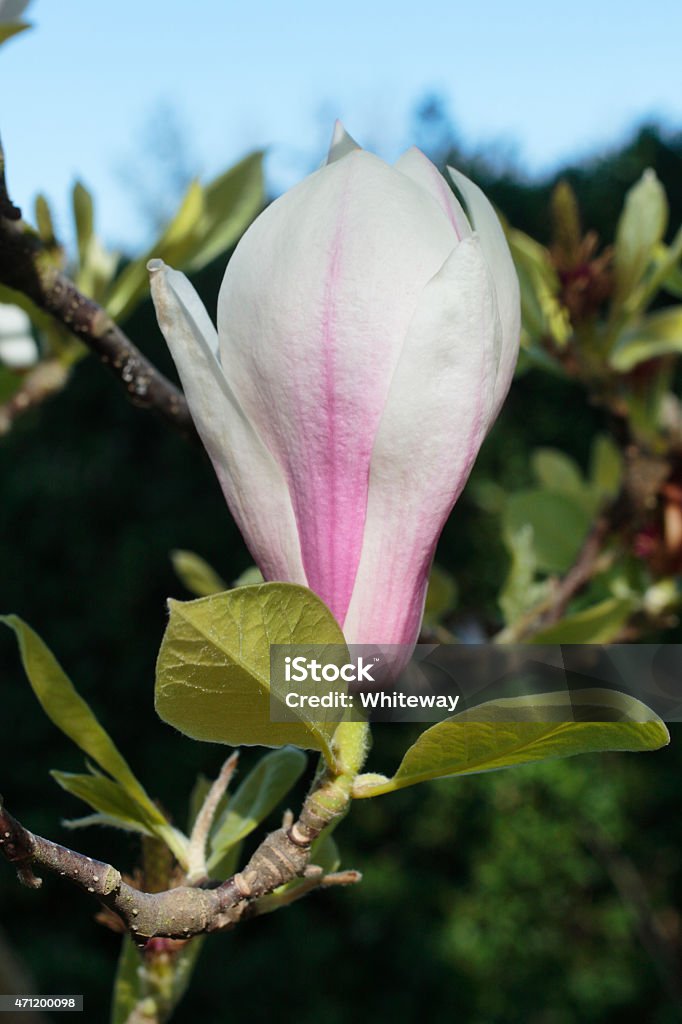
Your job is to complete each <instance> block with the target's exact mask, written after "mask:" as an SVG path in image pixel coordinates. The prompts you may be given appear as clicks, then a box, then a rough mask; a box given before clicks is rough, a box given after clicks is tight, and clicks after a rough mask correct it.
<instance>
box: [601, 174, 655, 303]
mask: <svg viewBox="0 0 682 1024" xmlns="http://www.w3.org/2000/svg"><path fill="white" fill-rule="evenodd" d="M667 223H668V201H667V199H666V195H665V190H664V189H663V186H662V185H661V183H660V181H659V180H658V178H657V177H656V174H655V172H654V171H653V170H652V169H651V168H649V169H648V170H646V171H645V172H644V174H643V175H642V177H641V178H640V179H639V181H638V182H637V183H636V184H635V185H633V187H632V188H631V189H630V191H629V192H628V193H627V195H626V197H625V206H624V207H623V212H622V214H621V216H620V220H619V221H618V227H617V229H616V244H615V251H614V270H615V290H614V298H613V305H614V308H615V307H617V306H619V305H622V303H623V302H624V301H625V300H626V299H627V298H628V297H629V295H630V294H631V292H633V291H634V289H635V287H636V286H637V285H638V284H639V282H640V281H641V279H642V277H643V276H644V272H645V270H646V269H647V266H648V264H649V261H650V259H651V257H652V254H653V251H654V249H655V247H656V246H657V245H658V243H659V242H660V241H661V240H662V238H663V235H664V234H665V229H666V226H667Z"/></svg>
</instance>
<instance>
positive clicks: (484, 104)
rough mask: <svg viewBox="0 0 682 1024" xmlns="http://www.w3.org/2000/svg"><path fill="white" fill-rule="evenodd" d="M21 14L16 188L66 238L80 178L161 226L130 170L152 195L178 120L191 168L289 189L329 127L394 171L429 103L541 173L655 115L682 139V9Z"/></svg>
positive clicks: (55, 10)
mask: <svg viewBox="0 0 682 1024" xmlns="http://www.w3.org/2000/svg"><path fill="white" fill-rule="evenodd" d="M27 13H28V14H29V15H30V18H31V20H32V21H33V22H34V24H35V28H34V30H33V31H32V32H30V33H25V34H24V35H22V36H19V37H18V38H16V39H15V40H12V41H10V42H9V43H7V44H6V45H5V46H4V47H3V48H2V51H1V52H0V90H1V92H0V95H2V108H1V113H0V131H1V132H2V137H3V141H4V144H5V148H6V150H7V159H8V165H9V179H10V185H11V189H12V193H13V195H14V197H15V199H16V201H17V202H19V203H20V204H24V205H26V207H27V209H28V208H29V204H30V202H31V201H32V198H33V196H34V195H35V193H36V192H37V191H39V190H44V191H45V192H46V193H47V194H48V196H49V197H50V199H51V200H53V202H54V204H55V207H56V209H57V211H58V213H59V214H60V219H61V222H62V230H63V231H64V233H67V231H66V228H67V225H66V215H65V212H64V211H65V210H66V207H67V196H68V190H69V186H70V183H71V182H72V181H73V179H74V178H75V177H77V176H78V177H80V178H82V179H83V180H84V181H85V182H86V184H88V185H89V186H90V187H92V188H93V189H94V190H95V192H96V195H97V199H98V214H99V217H100V220H101V226H102V229H103V233H104V234H105V236H106V237H107V239H108V240H110V241H113V242H116V243H118V244H125V243H130V244H131V245H135V244H139V243H140V242H141V241H142V240H143V238H144V234H145V231H146V230H147V226H146V224H145V223H144V222H143V220H142V219H141V218H140V215H139V212H138V208H137V206H136V202H135V197H134V195H133V194H132V192H131V191H130V188H129V186H126V184H125V182H124V181H123V180H122V173H121V167H122V166H124V165H126V166H128V167H129V168H132V170H133V171H134V172H135V173H137V174H142V175H143V176H145V178H146V180H147V181H148V187H149V188H150V189H151V190H153V189H154V187H155V184H156V182H155V175H156V173H157V172H156V170H155V167H154V164H153V162H150V161H149V160H148V158H147V154H146V148H147V146H146V141H145V130H147V128H148V125H149V119H150V117H151V116H152V115H153V112H154V111H155V110H156V111H158V110H159V109H162V108H163V107H164V106H166V107H170V108H172V109H174V110H176V111H177V119H178V123H179V125H180V127H181V129H182V133H181V134H182V138H183V139H184V140H185V145H184V146H183V162H184V163H185V164H186V165H187V166H189V167H190V168H192V169H195V168H196V169H197V170H201V171H202V172H203V173H204V174H206V175H210V174H213V173H217V172H218V171H220V170H221V169H223V168H224V167H225V166H227V165H228V164H229V163H231V162H233V161H234V160H235V159H236V158H238V157H239V156H240V155H242V154H243V153H245V152H246V151H247V150H249V149H250V148H253V147H256V146H267V147H268V149H269V156H268V174H269V180H270V183H271V186H272V187H273V188H274V189H276V190H281V189H283V188H285V187H287V186H288V185H290V184H292V183H293V182H294V181H295V180H297V178H298V177H300V176H301V175H302V174H303V173H305V172H306V170H307V169H309V168H310V167H311V166H312V165H313V164H314V163H315V162H316V161H319V159H320V158H321V157H322V155H323V150H324V147H325V144H326V142H327V140H328V136H329V135H330V133H331V128H332V120H333V117H334V116H340V117H341V118H342V119H343V120H344V122H345V123H346V126H347V127H348V129H349V131H350V132H351V133H352V134H353V135H355V137H356V138H357V139H358V141H359V142H361V143H363V144H366V145H371V146H373V147H374V148H375V149H376V150H377V151H378V152H379V153H380V155H382V156H384V157H385V158H387V159H392V158H394V157H395V156H396V155H397V154H398V153H399V152H400V150H401V149H403V148H405V147H406V146H407V145H409V144H410V143H411V141H412V139H411V117H412V113H413V111H414V108H415V105H416V103H417V101H418V100H419V99H420V98H422V97H423V96H424V95H425V94H426V93H429V92H439V93H441V94H442V95H443V96H444V97H445V98H446V100H447V103H448V107H449V110H450V113H451V115H452V118H453V120H454V122H455V124H456V125H457V128H458V130H459V132H460V135H461V138H462V140H463V141H464V143H465V144H466V145H467V146H469V147H472V148H475V147H479V146H481V145H487V144H490V143H499V144H501V145H502V146H503V147H505V148H508V149H514V150H515V152H516V154H517V157H518V161H519V163H520V164H521V166H523V167H524V168H526V169H527V170H528V171H529V172H531V173H539V172H541V171H543V170H547V169H549V168H551V167H553V166H554V165H556V164H557V163H558V162H560V161H561V160H562V159H564V158H566V157H569V156H574V155H581V154H585V153H588V152H591V151H593V150H594V149H595V148H599V147H602V148H603V147H605V146H608V145H609V144H611V143H613V142H615V141H617V140H618V139H619V138H621V137H622V136H623V134H624V133H625V132H626V131H627V129H628V127H629V126H630V125H631V124H632V123H633V122H635V121H638V120H641V119H643V118H645V117H649V116H656V117H658V118H660V119H662V120H663V121H664V122H665V123H667V124H668V125H670V126H671V127H673V128H674V127H677V128H682V74H680V70H679V40H680V38H682V4H680V3H679V2H678V0H649V2H648V3H646V4H643V3H641V2H637V3H635V2H631V0H620V2H618V3H616V2H613V0H572V2H571V3H569V4H564V5H558V4H548V3H547V2H546V0H542V2H540V0H527V2H524V0H517V2H516V3H509V2H503V0H479V2H478V3H477V4H475V5H469V4H458V3H457V2H456V0H449V2H447V3H445V2H439V0H420V2H419V3H406V2H404V0H392V2H390V0H343V2H342V3H339V4H333V5H332V4H329V3H321V2H320V0H317V2H312V0H298V2H297V0H288V2H274V0H251V2H250V3H244V2H243V0H242V2H240V3H234V2H232V0H225V2H220V0H192V2H191V3H190V2H181V0H164V2H163V3H160V2H159V0H117V3H115V4H111V3H98V4H94V3H92V0H60V2H55V0H33V3H32V4H31V6H30V8H29V11H28V12H27ZM159 187H163V184H162V182H160V183H159Z"/></svg>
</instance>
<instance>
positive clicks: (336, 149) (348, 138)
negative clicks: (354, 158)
mask: <svg viewBox="0 0 682 1024" xmlns="http://www.w3.org/2000/svg"><path fill="white" fill-rule="evenodd" d="M360 148H361V147H360V146H359V145H358V144H357V142H356V141H355V139H354V138H353V137H352V135H349V134H348V132H347V131H346V129H345V128H344V127H343V125H342V124H341V122H340V121H336V123H335V124H334V134H333V135H332V142H331V146H330V147H329V153H328V154H327V160H326V163H327V164H333V163H335V162H336V161H337V160H340V159H341V158H342V157H344V156H348V154H349V153H354V152H355V150H356V149H360Z"/></svg>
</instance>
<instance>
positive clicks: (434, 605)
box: [424, 563, 457, 629]
mask: <svg viewBox="0 0 682 1024" xmlns="http://www.w3.org/2000/svg"><path fill="white" fill-rule="evenodd" d="M456 607H457V584H456V582H455V579H454V577H453V576H452V575H451V573H449V572H448V571H447V569H443V568H442V567H441V566H440V565H436V564H435V563H434V565H433V566H432V567H431V574H430V576H429V585H428V587H427V590H426V604H425V606H424V625H425V626H426V627H427V628H431V629H432V628H433V627H434V626H438V625H439V624H440V623H441V622H442V621H443V619H445V618H446V616H448V615H449V614H450V613H451V612H452V611H454V609H455V608H456Z"/></svg>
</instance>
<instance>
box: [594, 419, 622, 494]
mask: <svg viewBox="0 0 682 1024" xmlns="http://www.w3.org/2000/svg"><path fill="white" fill-rule="evenodd" d="M622 481H623V456H622V455H621V453H620V449H619V448H618V446H617V445H616V444H615V442H614V441H612V440H611V438H610V437H608V436H607V435H606V434H600V435H599V436H598V437H596V438H595V440H594V443H593V445H592V450H591V452H590V483H591V486H592V488H593V489H594V490H595V491H596V493H597V494H598V495H599V497H600V498H601V499H607V500H612V499H613V498H615V497H616V496H617V495H618V492H619V491H620V487H621V483H622Z"/></svg>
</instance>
